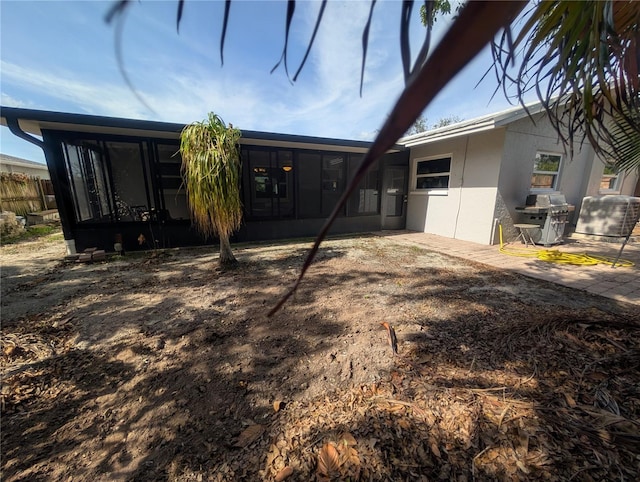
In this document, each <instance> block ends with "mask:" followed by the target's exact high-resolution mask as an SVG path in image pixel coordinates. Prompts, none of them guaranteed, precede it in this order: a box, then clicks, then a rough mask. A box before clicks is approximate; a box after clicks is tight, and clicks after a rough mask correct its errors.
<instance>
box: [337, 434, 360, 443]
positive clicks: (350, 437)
mask: <svg viewBox="0 0 640 482" xmlns="http://www.w3.org/2000/svg"><path fill="white" fill-rule="evenodd" d="M340 441H341V442H342V443H344V444H345V445H347V446H352V445H358V442H357V441H356V439H355V437H354V436H353V435H351V434H350V433H349V432H344V433H343V434H342V435H340Z"/></svg>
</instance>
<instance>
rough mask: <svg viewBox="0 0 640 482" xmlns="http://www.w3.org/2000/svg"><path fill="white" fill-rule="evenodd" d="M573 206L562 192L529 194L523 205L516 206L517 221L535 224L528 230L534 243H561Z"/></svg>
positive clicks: (545, 244) (548, 244)
mask: <svg viewBox="0 0 640 482" xmlns="http://www.w3.org/2000/svg"><path fill="white" fill-rule="evenodd" d="M574 210H575V206H573V205H571V204H569V203H567V199H566V198H565V196H564V194H562V193H552V194H531V195H529V196H527V200H526V201H525V206H521V207H517V208H516V211H517V213H518V220H517V221H518V223H524V224H532V225H537V226H538V228H537V229H532V230H529V235H530V236H531V238H532V239H533V241H535V243H536V244H542V245H543V246H550V245H553V244H559V243H562V238H563V237H564V229H565V226H566V225H567V224H568V223H569V215H570V214H571V213H572V212H573V211H574Z"/></svg>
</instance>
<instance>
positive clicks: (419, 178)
mask: <svg viewBox="0 0 640 482" xmlns="http://www.w3.org/2000/svg"><path fill="white" fill-rule="evenodd" d="M450 174H451V156H447V157H437V158H433V159H423V160H419V161H418V162H416V184H415V189H416V190H419V191H429V190H434V189H448V188H449V176H450Z"/></svg>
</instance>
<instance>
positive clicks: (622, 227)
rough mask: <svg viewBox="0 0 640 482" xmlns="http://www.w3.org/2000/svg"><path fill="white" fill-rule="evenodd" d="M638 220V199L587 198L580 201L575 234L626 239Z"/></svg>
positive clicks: (639, 201) (639, 216)
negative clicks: (580, 205)
mask: <svg viewBox="0 0 640 482" xmlns="http://www.w3.org/2000/svg"><path fill="white" fill-rule="evenodd" d="M638 218H640V197H632V196H616V195H609V196H588V197H585V198H584V199H583V200H582V207H581V208H580V217H579V218H578V223H577V224H576V233H580V234H593V235H597V236H617V237H626V236H629V234H631V232H632V231H633V228H634V226H635V225H636V223H637V222H638Z"/></svg>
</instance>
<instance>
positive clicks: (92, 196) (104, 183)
mask: <svg viewBox="0 0 640 482" xmlns="http://www.w3.org/2000/svg"><path fill="white" fill-rule="evenodd" d="M62 152H63V155H64V160H65V165H66V170H67V178H68V182H69V186H70V188H71V194H72V200H73V205H74V211H75V216H76V221H77V222H87V223H91V222H93V223H95V222H106V221H111V220H113V217H114V213H113V211H114V210H113V202H112V192H111V190H110V183H109V182H108V171H107V166H106V163H105V159H104V156H103V152H104V150H103V148H102V147H101V146H100V145H99V144H98V143H97V142H95V141H74V142H65V143H63V144H62Z"/></svg>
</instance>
